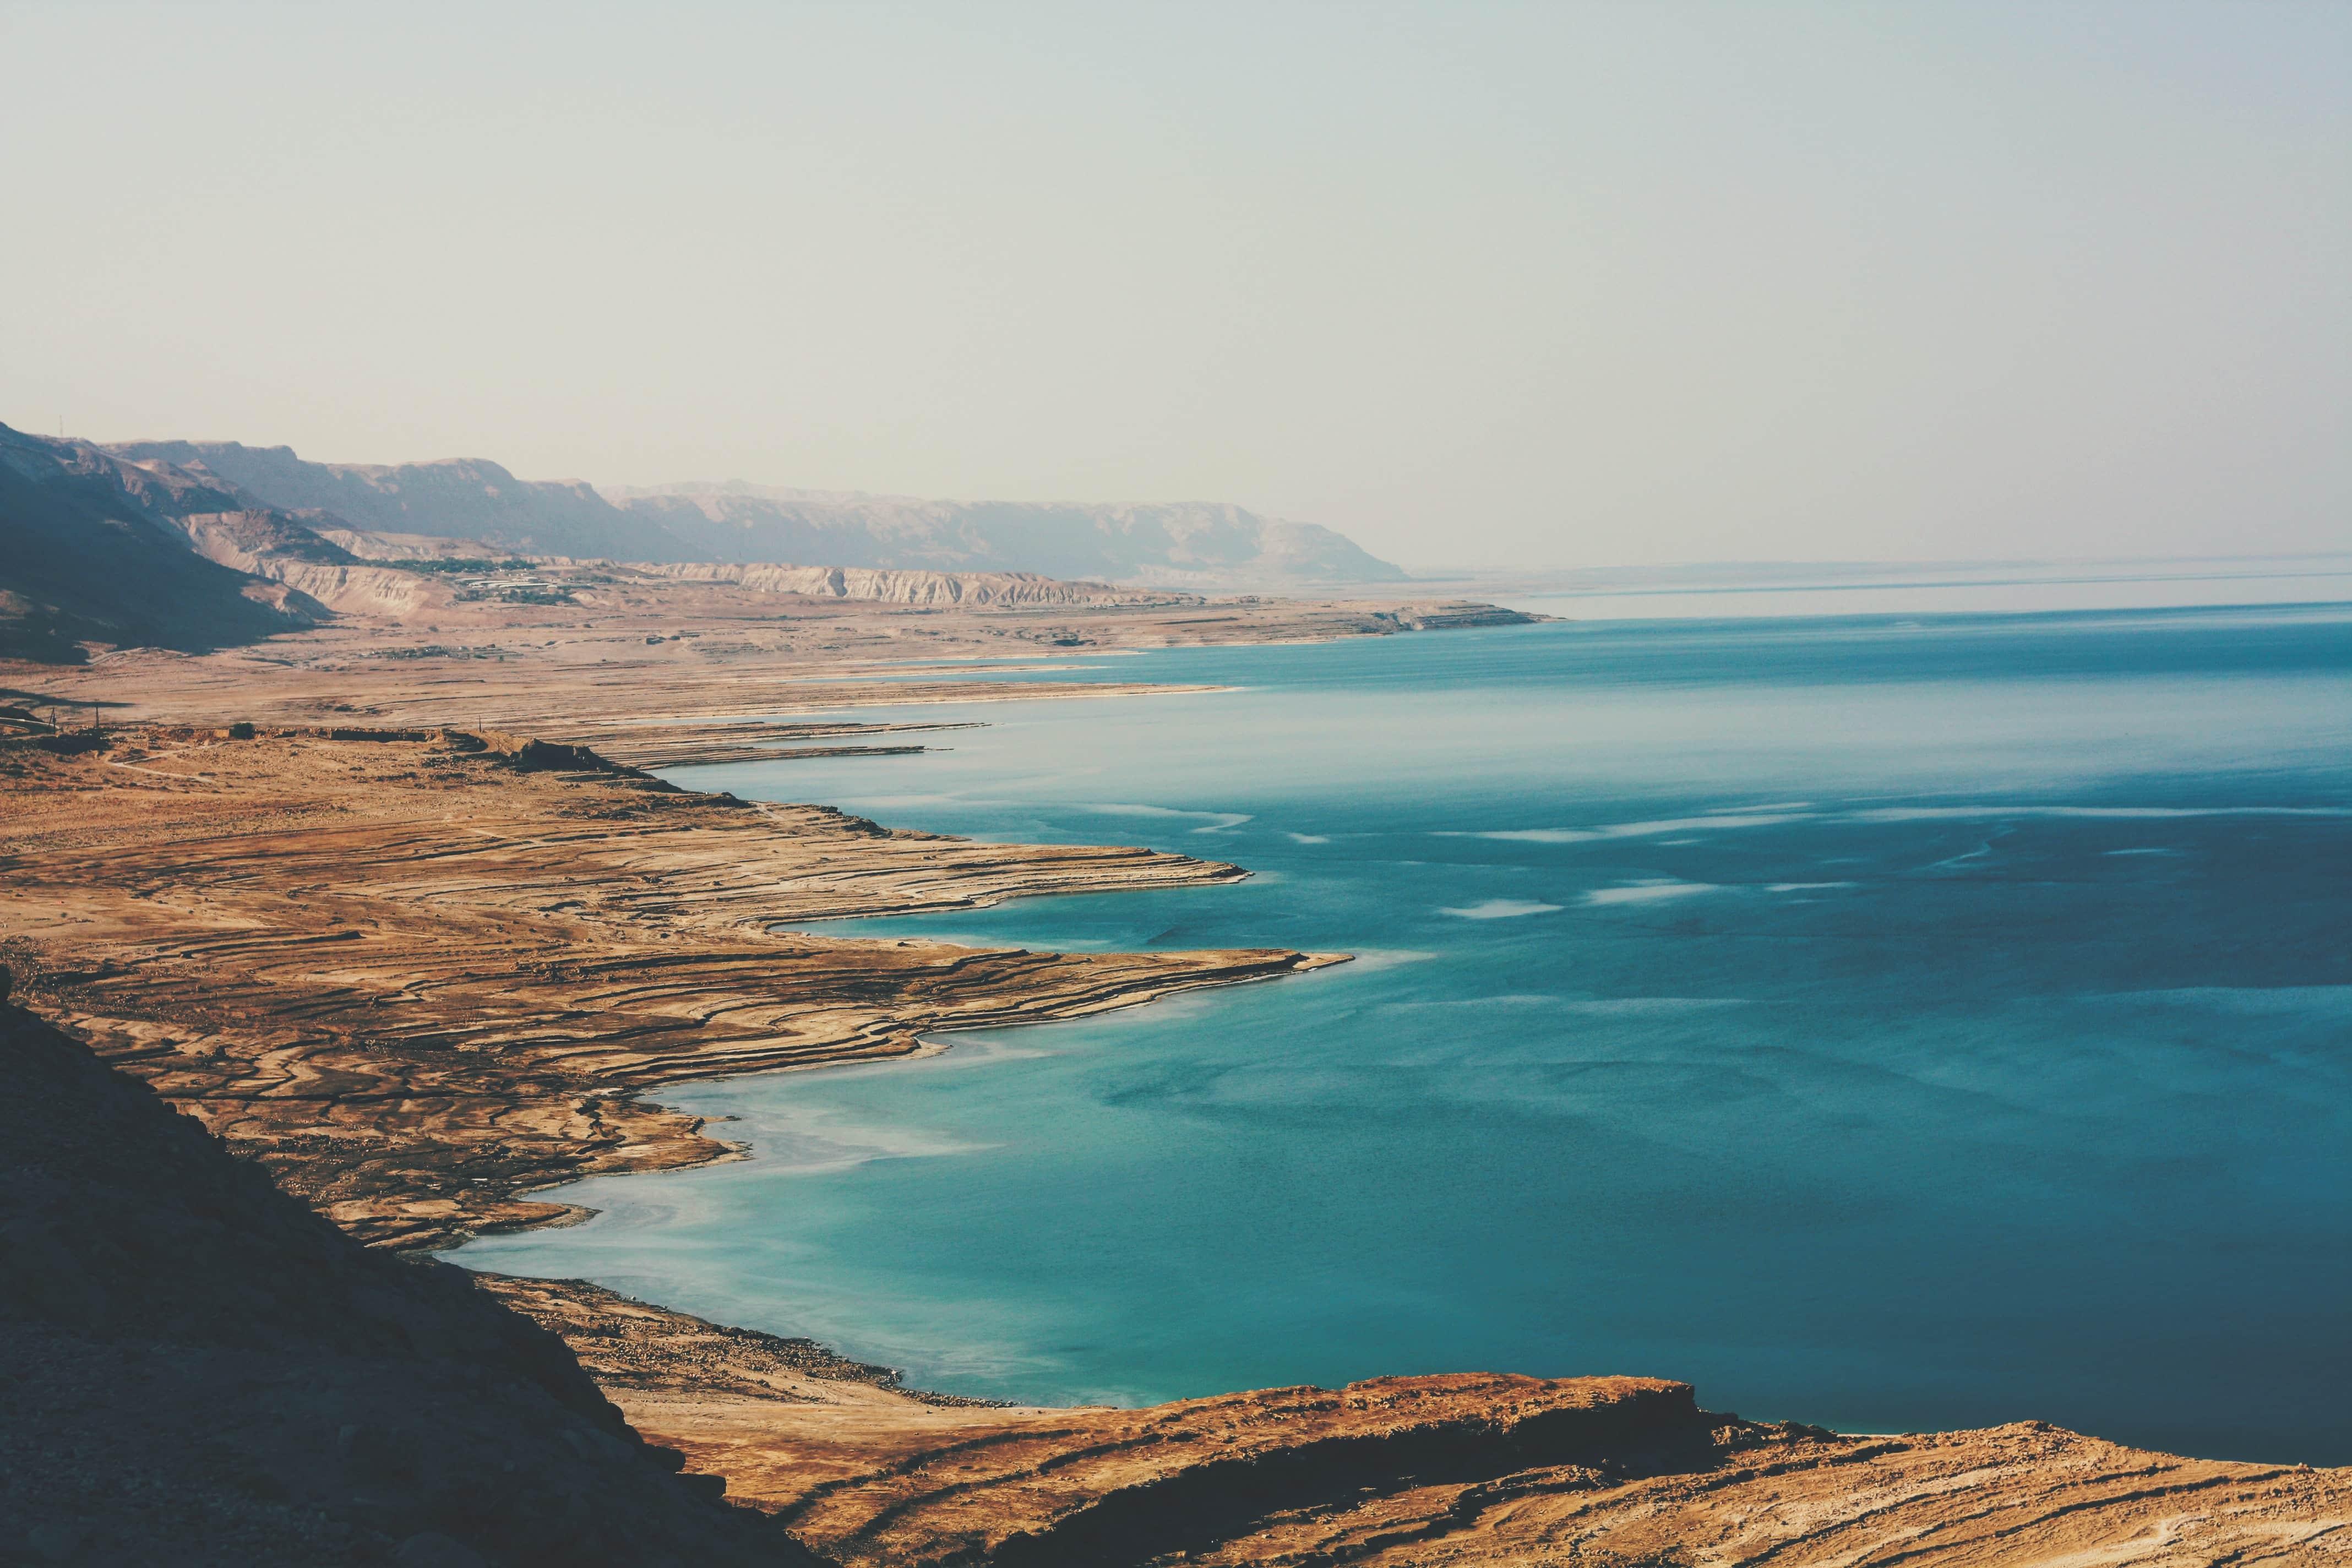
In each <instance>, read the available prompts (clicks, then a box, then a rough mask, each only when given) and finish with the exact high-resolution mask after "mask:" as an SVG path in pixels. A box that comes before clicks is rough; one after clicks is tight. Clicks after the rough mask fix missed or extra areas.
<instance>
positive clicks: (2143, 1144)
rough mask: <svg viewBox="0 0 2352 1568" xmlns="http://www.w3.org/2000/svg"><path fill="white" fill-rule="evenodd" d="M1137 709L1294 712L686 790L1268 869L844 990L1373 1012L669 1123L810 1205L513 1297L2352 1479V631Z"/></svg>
mask: <svg viewBox="0 0 2352 1568" xmlns="http://www.w3.org/2000/svg"><path fill="white" fill-rule="evenodd" d="M1078 662H1083V663H1090V664H1094V665H1097V666H1099V667H1101V668H1097V669H1094V670H1092V671H1081V670H1077V669H1075V668H1074V669H1073V670H1072V671H1071V672H1069V673H1067V674H1065V675H1059V676H1038V675H1034V674H1025V673H1022V672H1019V671H1011V672H1007V673H1006V674H1005V675H1004V676H1003V679H1098V680H1105V681H1135V680H1162V681H1171V682H1202V683H1216V684H1226V685H1233V686H1237V687H1240V688H1242V689H1240V690H1234V691H1226V692H1218V693H1212V694H1199V695H1185V696H1163V697H1148V698H1113V699H1105V700H1087V701H1051V702H1036V703H1003V704H972V705H970V706H968V707H962V708H947V709H943V710H929V711H927V713H926V717H929V716H932V715H933V714H934V713H935V714H936V715H937V716H939V717H942V718H967V717H969V718H973V719H977V720H980V721H984V723H985V724H986V725H987V726H988V727H987V728H984V729H980V730H971V731H958V732H955V733H954V734H953V735H952V737H951V738H947V740H948V743H949V744H950V745H951V746H952V748H953V749H952V750H947V751H940V752H929V753H926V754H924V755H920V756H904V757H892V758H887V759H886V758H859V759H839V760H816V761H801V762H788V763H758V764H747V765H741V766H728V767H719V768H705V769H695V770H681V771H679V772H678V773H676V774H674V775H673V776H675V777H677V779H678V780H679V782H681V783H683V784H689V785H691V786H693V787H698V788H705V789H730V790H733V791H735V792H736V793H738V794H740V795H752V796H758V797H762V798H769V799H789V800H814V801H823V802H825V803H828V804H832V805H840V806H843V807H845V808H847V809H850V810H854V811H857V812H861V813H864V814H866V815H868V816H875V817H877V818H878V819H880V820H882V821H884V822H887V823H889V824H891V825H893V826H907V827H919V828H926V829H932V830H937V831H943V832H951V833H962V834H971V835H974V836H978V837H986V838H992V839H1003V840H1015V841H1052V842H1069V843H1106V842H1110V843H1143V844H1149V845H1151V846H1153V847H1160V848H1164V849H1170V850H1175V851H1180V852H1182V853H1187V854H1192V855H1200V856H1203V857H1207V858H1213V859H1225V860H1232V861H1235V862H1237V863H1239V864H1241V865H1244V866H1246V867H1248V868H1251V869H1252V870H1254V871H1255V872H1256V873H1257V875H1256V876H1255V878H1254V879H1252V880H1250V881H1248V882H1245V883H1242V884H1239V885H1237V886H1231V887H1221V888H1201V889H1179V890H1171V891H1165V892H1149V893H1126V894H1118V895H1111V896H1098V897H1089V898H1071V899H1059V900H1029V901H1021V902H1015V903H1013V904H1008V905H1005V906H1003V907H1001V908H998V909H994V910H981V911H972V912H969V913H962V914H951V915H934V916H928V917H921V918H911V919H900V920H880V921H857V922H835V923H831V924H829V925H827V926H826V927H825V928H824V929H825V930H826V931H828V932H831V933H834V934H871V935H875V936H881V937H897V936H905V935H911V934H923V935H927V936H937V937H942V938H948V939H953V940H962V941H969V942H974V943H981V944H987V945H1018V946H1024V947H1030V948H1038V949H1085V950H1100V949H1138V948H1155V947H1156V948H1192V947H1241V946H1283V947H1296V948H1302V949H1309V950H1318V951H1340V952H1355V953H1358V954H1360V955H1361V956H1360V959H1359V961H1358V962H1356V963H1350V964H1347V965H1343V966H1340V967H1339V968H1336V969H1331V970H1327V971H1323V972H1320V973H1315V974H1311V975H1307V976H1303V977H1298V978H1295V979H1288V980H1284V981H1281V982H1276V983H1273V984H1260V985H1254V986H1248V987H1243V988H1238V989H1234V990H1230V991H1223V992H1216V993H1208V994H1196V995H1192V996H1188V997H1183V998H1180V999H1177V1000H1174V1001H1171V1002H1168V1003H1163V1004H1160V1005H1153V1006H1149V1007H1144V1008H1139V1009H1133V1010H1130V1011H1128V1012H1125V1013H1121V1014H1117V1015H1113V1016H1107V1017H1104V1018H1100V1019H1097V1020H1089V1021H1086V1022H1082V1023H1075V1024H1061V1025H1051V1026H1041V1027H1034V1028H1024V1029H1018V1030H1002V1031H993V1032H990V1033H985V1034H971V1035H962V1036H956V1037H950V1038H951V1039H952V1042H953V1043H952V1047H951V1048H950V1049H949V1050H947V1051H946V1052H945V1053H943V1054H941V1055H939V1056H936V1057H932V1058H926V1059H923V1060H919V1061H913V1062H905V1063H895V1064H883V1065H879V1066H873V1067H863V1068H845V1069H835V1070H829V1071H824V1072H818V1073H805V1074H789V1075H776V1076H770V1077H764V1078H755V1079H736V1080H731V1081H727V1082H721V1083H710V1084H698V1085H689V1086H681V1087H677V1088H675V1089H667V1090H664V1091H662V1092H661V1093H660V1094H659V1095H657V1096H656V1098H658V1099H659V1100H663V1101H664V1102H665V1103H668V1104H673V1105H678V1106H682V1107H686V1108H688V1109H690V1110H694V1111H696V1112H698V1113H701V1114H705V1115H710V1116H733V1117H737V1118H740V1120H739V1121H736V1122H735V1123H733V1124H732V1125H731V1126H728V1127H722V1128H719V1129H717V1131H719V1132H720V1133H721V1134H722V1135H725V1136H730V1137H735V1138H740V1139H746V1140H748V1141H749V1142H751V1144H752V1146H753V1148H754V1150H755V1152H756V1154H757V1158H755V1159H753V1160H751V1161H749V1162H745V1163H731V1164H726V1165H719V1166H713V1167H709V1168H707V1169H704V1170H699V1171H689V1172H678V1173H666V1174H658V1175H650V1176H628V1177H620V1178H607V1179H604V1180H599V1181H595V1182H590V1183H585V1184H581V1185H579V1186H576V1187H572V1188H570V1189H565V1190H564V1191H562V1193H561V1194H560V1195H561V1196H562V1198H564V1199H565V1200H566V1201H570V1202H575V1203H581V1204H585V1205H592V1206H593V1207H596V1208H598V1209H600V1210H602V1211H603V1212H602V1214H601V1215H599V1216H598V1217H597V1218H596V1219H594V1220H593V1221H591V1222H589V1223H588V1224H586V1225H583V1226H577V1227H573V1228H570V1229H563V1230H554V1231H542V1232H535V1233H529V1234H524V1235H520V1236H511V1237H493V1238H488V1239H486V1240H484V1241H481V1242H478V1243H475V1244H473V1245H471V1246H468V1247H466V1248H464V1249H463V1250H462V1251H461V1252H460V1253H459V1254H458V1255H457V1257H458V1258H459V1260H461V1261H463V1262H465V1263H467V1264H469V1265H473V1266H476V1267H480V1268H495V1269H500V1270H505V1271H510V1272H519V1273H526V1274H538V1275H563V1276H581V1277H585V1278H588V1279H595V1280H598V1281H600V1282H604V1283H606V1284H609V1285H613V1286H614V1287H616V1288H619V1289H625V1290H628V1291H631V1292H632V1293H635V1294H638V1295H641V1296H645V1297H646V1298H648V1299H651V1300H657V1301H660V1302H662V1303H664V1304H667V1305H670V1306H674V1307H677V1308H680V1309H682V1310H689V1311H694V1312H697V1313H700V1314H702V1315H704V1316H707V1317H710V1318H714V1319H717V1320H719V1321H726V1322H733V1323H743V1324H750V1325H753V1326H757V1327H761V1328H766V1329H770V1330H772V1331H779V1332H786V1333H795V1334H807V1335H810V1336H812V1337H814V1338H816V1339H819V1340H822V1341H824V1342H826V1343H828V1344H830V1345H832V1346H833V1347H834V1348H835V1349H837V1350H840V1351H842V1352H845V1353H847V1354H851V1355H856V1356H859V1357H863V1358H866V1359H869V1360H877V1361H883V1362H887V1363H889V1364H892V1365H895V1366H899V1367H903V1368H905V1369H907V1372H908V1380H909V1381H910V1382H912V1383H914V1384H918V1385H922V1386H929V1387H934V1388H940V1389H945V1390H949V1391H952V1392H956V1393H963V1394H982V1395H987V1396H991V1397H995V1398H1003V1399H1012V1400H1017V1401H1023V1402H1033V1401H1034V1402H1047V1403H1060V1402H1073V1401H1100V1402H1118V1403H1140V1402H1149V1401H1157V1400H1162V1399H1169V1398H1174V1397H1180V1396H1184V1395H1191V1394H1208V1393H1215V1392H1221V1391H1225V1390H1230V1389H1235V1388H1243V1387H1250V1386H1260V1385H1267V1384H1295V1383H1318V1384H1336V1383H1340V1382H1344V1381H1347V1380H1349V1379H1353V1378H1359V1377H1364V1376H1370V1375H1375V1374H1378V1373H1411V1372H1436V1371H1449V1370H1470V1369H1499V1370H1509V1371H1519V1372H1528V1373H1542V1374H1554V1375H1558V1374H1571V1373H1611V1372H1622V1373H1650V1374H1654V1375H1660V1376H1671V1377H1678V1378H1683V1379H1686V1380H1688V1381H1691V1382H1694V1383H1696V1384H1697V1385H1698V1387H1699V1394H1700V1398H1701V1400H1702V1402H1703V1403H1705V1404H1707V1405H1710V1406H1711V1407H1713V1408H1717V1409H1736V1410H1738V1411H1739V1412H1740V1413H1742V1414H1744V1415H1750V1416H1755V1417H1762V1418H1781V1417H1788V1418H1795V1419H1801V1420H1806V1421H1813V1422H1819V1423H1822V1424H1825V1425H1829V1426H1839V1427H1843V1428H1846V1429H1851V1430H1874V1431H1885V1430H1916V1429H1922V1428H1934V1427H1954V1426H1981V1425H1987V1424H1990V1423H1996V1422H2001V1421H2009V1420H2016V1419H2022V1418H2026V1417H2037V1418H2042V1419H2046V1420H2050V1421H2054V1422H2057V1423H2060V1424H2062V1425H2064V1426H2072V1427H2074V1428H2076V1429H2079V1430H2084V1431H2089V1432H2094V1433H2096V1434H2098V1435H2100V1436H2106V1437H2111V1438H2116V1439H2118V1440H2122V1441H2127V1442H2132V1443H2137V1444H2140V1445H2144V1446H2148V1447H2160V1448H2165V1449H2169V1450H2173V1451H2178V1452H2187V1453H2191V1454H2201V1455H2216V1456H2226V1457H2231V1458H2276V1459H2286V1460H2305V1461H2309V1462H2314V1463H2336V1464H2342V1463H2347V1462H2352V1419H2347V1415H2346V1414H2345V1412H2346V1410H2347V1404H2348V1403H2352V1402H2347V1394H2352V1335H2347V1333H2346V1332H2345V1322H2346V1319H2345V1303H2346V1302H2347V1300H2352V606H2346V605H2305V606H2265V607H2258V608H2242V609H2218V610H2216V609H2208V610H2158V611H2134V612H2117V613H2095V614H2057V615H2032V616H2000V615H1967V616H1901V617H1897V616H1849V617H1841V618H1834V619H1821V618H1814V619H1781V620H1741V621H1737V622H1734V621H1713V622H1710V621H1684V622H1671V623H1669V622H1615V623H1608V624H1591V623H1587V624H1570V625H1555V626H1532V627H1517V628H1498V629H1495V630H1490V631H1475V632H1460V633H1447V634H1443V635H1426V636H1413V637H1396V638H1386V639H1362V640H1356V641H1348V642H1339V643H1331V644H1323V645H1315V646H1301V647H1238V648H1198V649H1173V650H1165V651H1153V652H1149V653H1145V654H1141V655H1137V656H1132V657H1125V658H1090V659H1087V660H1084V661H1078ZM890 714H891V716H892V717H896V718H905V717H907V711H906V710H904V709H896V710H890Z"/></svg>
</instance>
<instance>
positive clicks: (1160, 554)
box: [107, 441, 1404, 588]
mask: <svg viewBox="0 0 2352 1568" xmlns="http://www.w3.org/2000/svg"><path fill="white" fill-rule="evenodd" d="M107 450H109V451H110V452H111V453H113V454H114V455H115V456H117V457H121V458H127V459H129V460H130V461H131V462H134V463H162V464H167V465H170V466H172V467H173V468H178V469H181V470H183V471H185V472H188V473H192V474H200V475H205V476H208V477H210V478H212V479H215V480H218V481H220V482H224V483H226V484H227V485H229V486H231V487H234V488H235V489H236V490H238V491H239V492H241V493H242V494H244V495H246V496H248V497H250V498H252V500H254V501H255V502H257V503H258V504H260V505H262V506H266V507H272V508H277V509H280V510H293V511H300V510H320V511H325V512H329V513H331V514H333V515H334V516H336V517H339V518H341V519H343V520H345V521H347V522H348V523H350V524H351V525H352V526H353V527H355V528H358V529H361V530H364V531H373V532H377V533H391V534H425V535H436V536H440V537H455V538H463V539H467V540H478V541H480V542H483V543H485V544H489V545H492V546H495V547H497V548H499V549H501V550H508V551H514V552H523V553H529V554H536V555H556V556H567V557H571V558H573V559H582V558H601V559H604V560H612V561H629V562H647V563H659V564H675V563H691V562H711V563H729V564H736V565H755V564H771V563H775V564H784V563H789V564H795V565H808V566H851V567H873V568H884V569H896V570H924V571H933V572H1034V573H1038V574H1043V575H1045V576H1048V577H1059V578H1083V579H1092V580H1095V581H1098V582H1105V583H1123V584H1139V585H1146V586H1152V587H1189V588H1202V587H1211V588H1214V587H1269V588H1281V587H1297V586H1307V585H1326V584H1345V583H1387V582H1397V581H1401V580H1402V578H1403V577H1404V573H1403V572H1402V570H1401V569H1399V568H1398V567H1396V566H1394V565H1391V563H1388V562H1385V561H1382V560H1380V559H1379V558H1377V557H1375V556H1373V555H1371V554H1370V553H1368V552H1365V551H1364V550H1362V549H1361V548H1360V547H1359V546H1357V545H1356V544H1355V543H1354V542H1352V541H1350V540H1349V539H1348V538H1347V537H1346V536H1345V535H1344V534H1340V533H1337V532H1334V531H1331V530H1330V529H1328V528H1322V527H1318V526H1317V525H1315V524H1312V523H1303V522H1283V521H1276V520H1274V519H1270V518H1265V517H1260V516H1258V515H1257V514H1255V512H1251V511H1247V510H1244V509H1242V508H1240V507H1237V506H1231V505H1226V504H1223V503H1217V502H1194V501H1187V502H1176V503H1171V504H1162V505H1140V506H1137V505H1100V504H1080V503H1063V502H1029V501H955V500H919V499H916V498H912V497H905V496H880V495H863V494H856V493H845V492H835V491H820V490H793V489H770V488H764V487H761V486H756V485H750V484H744V483H741V482H740V481H738V482H731V483H726V484H685V485H671V486H666V487H662V488H658V489H610V490H600V489H597V488H595V487H594V486H592V485H588V484H584V483H582V482H580V481H578V480H568V479H556V480H547V479H517V478H515V476H514V475H513V474H511V473H509V471H508V470H507V469H505V468H501V467H500V466H499V465H498V464H496V463H493V462H489V461H487V460H485V459H481V458H454V459H450V460H447V461H444V462H434V463H399V464H361V463H314V462H309V461H306V460H304V459H303V458H299V457H297V456H296V455H295V453H294V451H293V449H292V448H291V447H247V446H245V445H243V444H242V443H239V442H236V441H129V442H123V443H121V444H118V445H116V446H112V447H108V448H107Z"/></svg>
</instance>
